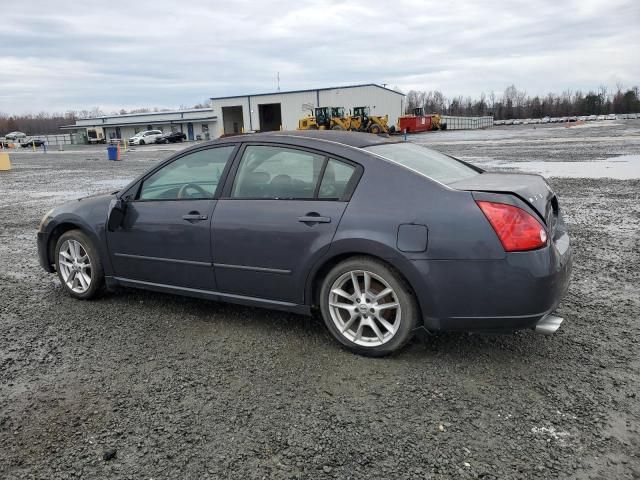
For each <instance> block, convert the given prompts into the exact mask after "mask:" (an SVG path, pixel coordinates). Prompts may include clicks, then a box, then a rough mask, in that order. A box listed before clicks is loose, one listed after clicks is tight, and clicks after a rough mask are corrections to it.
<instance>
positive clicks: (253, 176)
mask: <svg viewBox="0 0 640 480" xmlns="http://www.w3.org/2000/svg"><path fill="white" fill-rule="evenodd" d="M324 162H325V157H324V156H323V155H317V154H314V153H310V152H306V151H304V150H295V149H292V148H286V147H280V146H262V145H249V146H247V147H246V148H245V150H244V154H243V155H242V159H241V161H240V166H239V167H238V172H237V174H236V178H235V181H234V183H233V189H232V191H231V197H232V198H249V199H305V198H309V199H311V198H314V195H315V190H316V186H317V184H318V180H319V176H320V172H321V170H322V166H323V165H324Z"/></svg>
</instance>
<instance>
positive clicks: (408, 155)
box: [365, 142, 481, 185]
mask: <svg viewBox="0 0 640 480" xmlns="http://www.w3.org/2000/svg"><path fill="white" fill-rule="evenodd" d="M365 150H368V151H370V152H372V153H375V154H376V155H380V156H381V157H384V158H386V159H387V160H390V161H392V162H394V163H397V164H399V165H402V166H404V167H407V168H410V169H411V170H414V171H416V172H418V173H420V174H422V175H424V176H426V177H429V178H431V179H433V180H436V181H438V182H440V183H444V184H446V185H448V184H450V183H454V182H458V181H460V180H465V179H467V178H471V177H474V176H476V175H479V174H480V172H481V170H479V169H478V170H476V169H475V168H473V167H471V166H470V165H467V164H465V163H463V162H461V161H459V160H456V159H455V158H452V157H449V156H447V155H444V154H442V153H440V152H436V151H435V150H431V149H429V148H425V147H421V146H419V145H416V144H415V143H410V142H404V143H385V144H382V145H373V146H371V147H366V148H365Z"/></svg>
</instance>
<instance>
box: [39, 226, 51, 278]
mask: <svg viewBox="0 0 640 480" xmlns="http://www.w3.org/2000/svg"><path fill="white" fill-rule="evenodd" d="M37 238H38V259H39V260H40V265H41V266H42V268H44V269H45V271H47V272H49V273H53V272H55V269H54V268H53V266H52V265H51V263H50V262H49V252H47V244H48V243H49V236H48V235H47V234H46V233H45V232H38V237H37Z"/></svg>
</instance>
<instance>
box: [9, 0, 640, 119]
mask: <svg viewBox="0 0 640 480" xmlns="http://www.w3.org/2000/svg"><path fill="white" fill-rule="evenodd" d="M20 5H21V7H20V8H15V9H9V10H6V9H5V11H4V12H3V28H2V29H0V45H3V47H4V48H3V49H2V51H1V52H0V66H1V72H2V73H1V74H0V111H4V112H16V113H20V112H28V111H32V112H33V111H42V110H46V111H64V110H67V109H83V108H89V107H92V106H95V105H98V106H101V107H103V109H104V110H107V111H109V110H110V109H117V108H120V107H124V108H133V107H141V106H158V107H177V106H178V105H180V104H193V103H196V102H199V101H203V100H205V99H207V98H208V97H210V96H223V95H235V94H244V93H259V92H265V91H273V90H275V88H276V74H277V72H280V78H281V89H282V90H287V89H298V88H313V87H322V86H330V85H342V84H350V83H360V82H367V83H368V82H376V83H387V84H390V85H391V86H398V87H400V88H401V89H403V90H408V89H411V88H415V89H428V90H430V89H438V90H441V91H443V92H444V93H445V94H446V95H449V96H453V95H474V96H475V95H479V94H480V92H483V91H484V92H489V91H492V90H493V91H496V92H502V91H503V90H504V88H505V87H506V86H507V85H509V84H511V83H515V84H516V85H517V86H518V88H520V89H524V90H526V91H527V92H529V93H531V94H544V93H547V92H549V91H556V92H557V91H561V90H564V89H567V88H570V89H573V90H575V89H589V88H591V89H594V88H596V87H597V86H598V85H599V84H601V83H606V82H608V81H610V80H611V79H616V81H618V80H619V81H621V82H622V83H623V84H625V85H626V86H631V85H635V84H637V83H639V81H640V63H639V62H637V60H636V58H635V56H636V55H637V51H638V48H639V47H640V29H638V28H637V25H638V21H640V3H639V2H637V1H636V0H607V1H600V0H571V1H565V2H558V1H550V0H537V1H535V2H531V1H524V0H516V1H500V2H499V1H484V2H477V1H472V0H466V1H458V2H454V3H452V2H442V1H441V0H438V1H417V0H416V1H409V0H406V1H403V0H398V1H394V2H389V1H388V0H385V1H381V0H369V1H366V2H364V1H350V2H343V1H326V0H323V1H322V0H315V1H310V2H309V1H307V2H293V1H276V2H255V1H246V0H239V1H235V2H221V1H204V0H203V1H196V2H188V3H179V2H174V1H172V2H168V1H165V0H156V1H154V2H124V1H120V0H113V1H111V2H109V3H107V4H105V3H95V2H86V3H83V7H82V8H78V4H77V2H75V1H60V2H56V9H55V11H53V7H52V6H51V3H50V2H47V1H44V0H39V1H38V0H27V1H26V2H22V3H21V4H20Z"/></svg>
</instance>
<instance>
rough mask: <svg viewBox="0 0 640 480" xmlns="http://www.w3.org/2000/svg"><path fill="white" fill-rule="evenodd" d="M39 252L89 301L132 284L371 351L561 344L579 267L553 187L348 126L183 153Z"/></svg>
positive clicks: (93, 208) (70, 209) (91, 207)
mask: <svg viewBox="0 0 640 480" xmlns="http://www.w3.org/2000/svg"><path fill="white" fill-rule="evenodd" d="M38 249H39V256H40V263H41V264H42V266H43V267H44V269H45V270H46V271H48V272H52V273H53V272H57V275H58V277H59V278H60V282H61V284H62V286H63V288H64V290H65V291H66V292H67V293H68V294H69V295H71V296H72V297H75V298H77V299H91V298H95V297H96V296H97V295H99V294H100V293H101V292H103V291H104V290H105V289H108V290H113V289H115V287H118V286H124V287H136V288H143V289H148V290H154V291H159V292H166V293H172V294H179V295H188V296H193V297H200V298H204V299H210V300H214V301H225V302H234V303H240V304H245V305H253V306H261V307H267V308H272V309H279V310H285V311H290V312H296V313H301V314H313V313H314V312H317V313H319V314H320V315H321V316H322V318H323V320H324V323H325V325H326V327H327V329H328V330H329V332H330V333H331V334H332V335H333V337H335V339H336V340H337V341H338V342H339V343H340V344H342V345H343V346H344V347H346V348H347V349H349V350H351V351H353V352H356V353H359V354H364V355H370V356H383V355H386V354H389V353H391V352H394V351H396V350H398V349H400V348H401V347H402V346H403V345H405V344H406V343H407V341H409V339H410V338H411V337H412V335H413V334H414V332H416V331H417V330H418V329H424V330H427V331H429V332H440V331H474V332H511V331H514V330H517V329H534V330H536V331H538V332H541V333H546V334H549V333H553V332H554V331H556V330H557V328H558V327H559V326H560V323H561V322H562V318H560V317H558V316H556V315H554V311H555V309H556V308H557V306H558V303H559V302H560V300H561V298H562V297H563V295H564V293H565V292H566V290H567V287H568V283H569V277H570V271H571V264H572V260H571V248H570V245H569V237H568V234H567V229H566V227H565V224H564V222H563V219H562V214H561V209H560V205H559V202H558V198H557V196H556V195H555V194H554V192H553V191H552V189H551V188H550V187H549V185H548V184H547V182H546V181H545V180H544V179H543V178H542V177H540V176H538V175H528V174H513V173H490V172H486V171H483V170H482V169H480V168H478V167H475V166H473V165H470V164H468V163H465V162H463V161H460V160H458V159H455V158H453V157H450V156H447V155H444V154H442V153H438V152H436V151H434V150H431V149H428V148H424V147H422V146H418V145H416V144H413V143H410V142H404V141H402V140H401V139H393V138H385V137H381V136H377V135H372V134H366V133H353V132H334V131H308V132H273V133H262V134H253V135H240V136H234V137H228V138H224V139H219V140H216V141H212V142H207V143H204V144H200V145H198V146H195V147H192V148H188V149H185V150H182V151H180V152H178V153H176V154H174V155H173V156H171V157H170V158H168V159H166V160H165V161H163V162H161V163H160V164H158V165H156V166H155V167H153V168H152V169H150V170H149V171H148V172H147V173H145V174H144V175H142V176H140V177H139V178H137V179H135V180H134V181H132V182H131V183H130V184H129V185H127V186H126V187H125V188H123V189H122V190H120V191H118V192H114V193H111V194H108V195H99V196H91V197H86V198H82V199H80V200H77V201H73V202H70V203H67V204H64V205H62V206H60V207H57V208H55V209H53V210H52V211H50V212H49V213H47V214H46V215H45V217H44V218H43V219H42V222H41V224H40V228H39V232H38ZM212 308H213V306H212Z"/></svg>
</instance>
